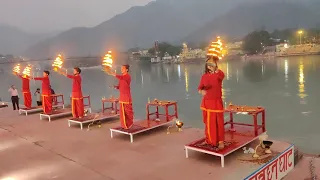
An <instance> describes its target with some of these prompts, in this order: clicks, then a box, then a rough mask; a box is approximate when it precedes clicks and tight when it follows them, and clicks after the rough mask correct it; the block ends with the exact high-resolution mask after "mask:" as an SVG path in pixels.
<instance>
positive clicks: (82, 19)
mask: <svg viewBox="0 0 320 180" xmlns="http://www.w3.org/2000/svg"><path fill="white" fill-rule="evenodd" d="M150 1H152V0H0V4H1V11H0V24H7V25H11V26H15V27H18V28H20V29H22V30H24V31H27V32H37V33H38V32H45V33H47V32H54V31H60V30H66V29H70V28H72V27H79V26H81V27H83V26H84V27H91V26H95V25H98V24H100V23H101V22H103V21H106V20H108V19H110V18H112V17H113V16H115V15H117V14H119V13H122V12H124V11H126V10H128V9H129V8H130V7H132V6H142V5H146V4H147V3H149V2H150Z"/></svg>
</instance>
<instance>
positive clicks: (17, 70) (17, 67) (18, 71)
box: [12, 64, 20, 74]
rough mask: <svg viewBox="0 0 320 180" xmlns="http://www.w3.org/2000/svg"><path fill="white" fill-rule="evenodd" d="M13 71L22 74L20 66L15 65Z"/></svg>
mask: <svg viewBox="0 0 320 180" xmlns="http://www.w3.org/2000/svg"><path fill="white" fill-rule="evenodd" d="M12 71H13V72H15V73H18V74H19V73H20V64H17V65H15V66H14V67H13V69H12Z"/></svg>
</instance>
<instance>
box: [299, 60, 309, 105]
mask: <svg viewBox="0 0 320 180" xmlns="http://www.w3.org/2000/svg"><path fill="white" fill-rule="evenodd" d="M303 71H304V65H303V63H302V62H300V65H299V94H298V95H299V97H300V98H301V99H303V98H305V97H307V96H308V95H307V94H305V85H304V82H305V81H304V72H303Z"/></svg>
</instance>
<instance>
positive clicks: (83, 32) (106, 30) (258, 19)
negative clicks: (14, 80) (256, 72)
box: [25, 0, 320, 58]
mask: <svg viewBox="0 0 320 180" xmlns="http://www.w3.org/2000/svg"><path fill="white" fill-rule="evenodd" d="M316 4H319V2H318V1H312V0H305V1H304V2H303V3H300V1H298V0H224V1H221V0H156V1H153V2H150V3H149V4H147V5H146V6H138V7H132V8H130V9H129V10H127V11H126V12H124V13H122V14H119V15H116V16H115V17H113V18H111V19H110V20H108V21H105V22H103V23H101V24H99V25H97V26H95V27H92V28H81V27H79V28H73V29H70V30H68V31H65V32H62V33H61V34H59V35H57V36H55V37H52V38H49V39H47V40H44V41H41V42H39V43H37V44H36V45H34V46H32V47H30V48H28V50H27V51H26V52H25V55H26V56H28V57H36V58H47V57H53V56H55V55H56V54H57V53H63V54H65V55H66V56H88V55H102V54H104V53H105V51H106V50H108V49H112V50H118V51H124V50H127V49H129V48H133V47H142V48H146V47H151V46H152V45H153V43H154V41H155V40H158V41H167V42H171V43H172V42H174V43H182V42H183V41H187V42H203V41H208V40H209V39H212V38H213V37H214V36H215V35H216V34H219V35H228V36H243V35H245V34H247V33H248V32H250V31H253V30H255V29H259V28H262V27H265V28H266V29H267V30H269V29H270V30H273V29H282V28H309V27H314V26H317V24H318V23H319V19H320V18H319V14H320V13H319V12H318V11H317V9H319V8H320V7H319V8H316V7H315V5H316Z"/></svg>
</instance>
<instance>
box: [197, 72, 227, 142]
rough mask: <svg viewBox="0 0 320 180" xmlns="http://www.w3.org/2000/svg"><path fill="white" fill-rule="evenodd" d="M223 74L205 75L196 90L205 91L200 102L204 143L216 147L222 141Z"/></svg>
mask: <svg viewBox="0 0 320 180" xmlns="http://www.w3.org/2000/svg"><path fill="white" fill-rule="evenodd" d="M223 79H224V73H223V72H222V71H221V70H218V72H217V73H206V74H204V75H203V76H202V77H201V81H200V84H199V87H198V90H205V91H206V95H204V96H203V99H202V102H201V107H200V108H201V110H202V112H203V122H204V124H205V135H206V142H207V143H208V144H210V145H213V146H216V145H217V144H218V143H219V142H221V141H224V115H223V109H224V108H223V102H222V81H223Z"/></svg>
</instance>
